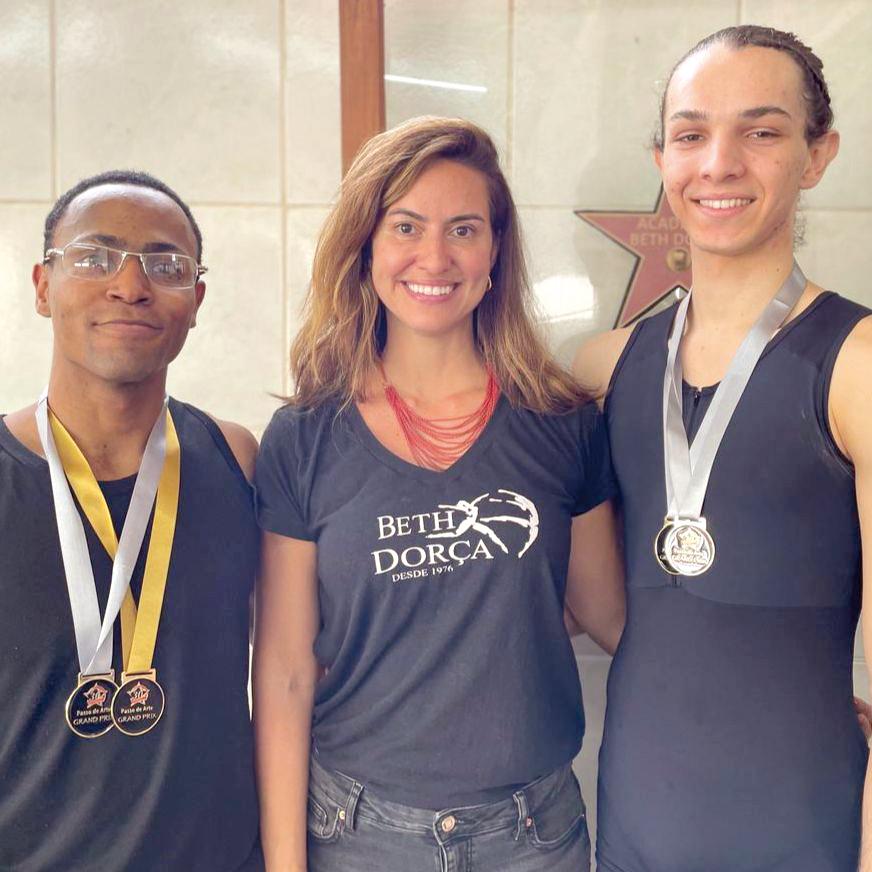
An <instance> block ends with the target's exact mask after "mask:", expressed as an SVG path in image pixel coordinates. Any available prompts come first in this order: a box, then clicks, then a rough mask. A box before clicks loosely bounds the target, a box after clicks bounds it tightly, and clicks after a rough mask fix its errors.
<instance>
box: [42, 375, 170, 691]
mask: <svg viewBox="0 0 872 872" xmlns="http://www.w3.org/2000/svg"><path fill="white" fill-rule="evenodd" d="M166 421H167V400H166V399H164V403H163V406H162V408H161V412H160V414H159V415H158V417H157V421H155V423H154V427H152V429H151V433H150V434H149V437H148V442H147V443H146V446H145V452H144V454H143V455H142V463H141V465H140V467H139V472H138V473H137V476H136V484H135V485H134V487H133V496H132V497H131V499H130V508H129V509H128V510H127V517H126V518H125V520H124V528H123V529H122V531H121V537H120V538H119V541H118V551H117V553H116V555H115V560H114V561H113V563H112V583H111V585H110V587H109V598H108V600H107V602H106V611H105V612H104V613H103V620H102V622H101V621H100V605H99V603H98V601H97V588H96V585H95V583H94V568H93V567H92V565H91V556H90V554H89V552H88V540H87V539H86V538H85V526H84V524H83V523H82V518H81V515H80V514H79V511H78V509H77V508H76V504H75V502H74V500H73V495H72V492H71V491H70V485H69V482H68V481H67V477H66V474H65V473H64V467H63V463H62V462H61V459H60V455H59V454H58V450H57V447H56V446H55V441H54V436H53V435H52V432H51V426H50V425H49V420H48V390H47V389H46V390H45V391H44V392H43V394H42V396H41V397H40V398H39V402H38V403H37V406H36V426H37V429H38V431H39V438H40V441H41V442H42V449H43V451H44V452H45V459H46V460H47V461H48V468H49V473H50V475H51V490H52V496H53V498H54V508H55V518H56V519H57V525H58V536H59V538H60V545H61V556H62V557H63V563H64V573H65V574H66V577H67V592H68V594H69V598H70V609H71V611H72V615H73V628H74V630H75V634H76V649H77V652H78V656H79V671H80V673H81V674H82V676H86V675H98V674H102V673H107V672H110V671H111V670H112V627H113V625H114V624H115V619H116V618H117V617H118V612H119V611H120V610H121V603H122V602H123V600H124V596H125V594H126V593H127V589H128V587H129V586H130V577H131V576H132V575H133V569H134V567H135V566H136V561H137V558H138V557H139V552H140V549H141V548H142V541H143V539H144V538H145V530H146V528H147V526H148V521H149V518H150V517H151V511H152V507H153V506H154V499H155V494H156V493H157V487H158V483H159V481H160V476H161V472H162V470H163V465H164V455H165V454H166Z"/></svg>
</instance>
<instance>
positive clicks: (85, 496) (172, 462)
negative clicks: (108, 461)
mask: <svg viewBox="0 0 872 872" xmlns="http://www.w3.org/2000/svg"><path fill="white" fill-rule="evenodd" d="M166 415H167V428H166V454H165V457H164V465H163V469H162V470H161V476H160V482H159V484H158V489H157V496H156V497H155V507H154V520H153V521H152V527H151V540H150V541H149V543H148V555H147V557H146V561H145V574H144V576H143V580H142V591H141V593H140V597H139V610H138V613H137V608H136V603H135V602H134V600H133V595H132V594H131V592H130V589H129V588H128V589H127V592H126V593H125V595H124V600H123V602H122V604H121V649H122V663H123V668H124V671H125V672H130V673H140V672H148V671H149V670H150V669H151V664H152V660H153V658H154V647H155V643H156V641H157V630H158V625H159V624H160V615H161V609H162V607H163V599H164V591H165V589H166V582H167V575H168V573H169V564H170V554H171V552H172V549H173V538H174V536H175V531H176V519H177V516H178V507H179V483H180V475H181V450H180V447H179V437H178V434H177V433H176V428H175V425H174V424H173V418H172V415H171V414H170V412H169V410H167V413H166ZM48 417H49V423H50V424H51V429H52V435H53V436H54V441H55V444H56V446H57V450H58V454H59V455H60V458H61V463H62V464H63V467H64V473H65V474H66V476H67V479H68V481H69V483H70V487H71V488H72V490H73V492H74V493H75V495H76V499H77V500H78V501H79V505H80V506H81V507H82V511H83V512H84V513H85V516H86V517H87V518H88V522H89V523H90V524H91V526H92V527H93V528H94V532H95V533H96V534H97V538H98V539H99V540H100V542H101V544H102V545H103V547H104V548H105V549H106V552H107V554H108V555H109V556H110V557H111V558H112V559H113V560H114V559H115V554H116V552H117V551H118V536H117V534H116V532H115V525H114V524H113V523H112V516H111V515H110V514H109V507H108V506H107V505H106V499H105V497H104V496H103V492H102V491H101V490H100V485H99V484H98V483H97V479H96V478H95V477H94V473H93V472H92V470H91V467H90V466H89V465H88V461H87V460H86V459H85V456H84V454H82V452H81V449H80V448H79V446H78V445H76V443H75V441H74V439H73V437H72V436H70V434H69V433H68V432H67V429H66V428H65V427H64V425H63V424H61V422H60V421H59V420H58V419H57V418H56V417H55V416H54V414H53V413H52V411H51V410H50V409H49V413H48Z"/></svg>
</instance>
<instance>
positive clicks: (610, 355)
mask: <svg viewBox="0 0 872 872" xmlns="http://www.w3.org/2000/svg"><path fill="white" fill-rule="evenodd" d="M632 332H633V328H632V327H619V328H617V329H616V330H609V331H607V332H606V333H598V334H597V335H596V336H593V337H591V338H590V339H587V340H586V341H585V342H584V343H583V344H582V345H581V347H580V348H579V349H578V351H576V353H575V357H574V358H573V361H572V374H573V375H574V376H575V378H576V379H577V380H578V381H579V382H580V383H581V385H582V386H583V387H584V388H585V389H587V390H588V391H590V392H591V393H592V394H593V395H594V396H595V397H596V398H597V401H598V402H599V404H600V405H602V402H603V399H604V398H605V394H606V391H607V390H608V387H609V382H610V381H611V379H612V373H613V372H614V371H615V366H617V363H618V358H620V356H621V352H623V350H624V347H625V346H626V344H627V340H628V339H629V338H630V334H631V333H632Z"/></svg>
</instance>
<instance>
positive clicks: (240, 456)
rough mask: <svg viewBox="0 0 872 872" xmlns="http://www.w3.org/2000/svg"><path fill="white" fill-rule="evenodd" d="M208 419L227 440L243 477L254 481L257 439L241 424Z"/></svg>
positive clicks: (212, 416) (214, 418)
mask: <svg viewBox="0 0 872 872" xmlns="http://www.w3.org/2000/svg"><path fill="white" fill-rule="evenodd" d="M209 417H210V418H212V420H213V421H214V422H215V423H216V424H217V425H218V428H219V429H220V430H221V433H222V435H223V436H224V438H225V439H226V440H227V444H228V445H229V446H230V450H231V451H232V452H233V456H234V457H235V458H236V462H237V463H238V464H239V465H240V467H242V471H243V472H244V473H245V477H246V478H247V479H248V480H249V481H253V480H254V461H255V459H256V458H257V449H258V445H257V439H255V438H254V434H253V433H252V432H251V431H250V430H248V429H247V428H246V427H243V426H242V424H235V423H234V422H233V421H221V420H219V419H218V418H216V417H215V416H214V415H210V416H209Z"/></svg>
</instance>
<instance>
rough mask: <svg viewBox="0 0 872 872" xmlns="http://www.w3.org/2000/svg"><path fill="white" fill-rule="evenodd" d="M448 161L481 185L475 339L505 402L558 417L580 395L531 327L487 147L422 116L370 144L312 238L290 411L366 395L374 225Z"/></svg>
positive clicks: (512, 227)
mask: <svg viewBox="0 0 872 872" xmlns="http://www.w3.org/2000/svg"><path fill="white" fill-rule="evenodd" d="M438 160H453V161H457V162H458V163H461V164H464V165H465V166H468V167H471V168H472V169H475V170H478V171H479V172H480V173H482V175H484V177H485V179H486V181H487V187H488V194H489V199H490V219H491V226H492V230H493V233H494V237H495V239H497V240H499V249H498V252H497V258H496V262H495V263H494V267H493V269H492V270H491V280H492V281H493V289H492V290H491V291H489V292H488V293H487V294H485V296H484V298H483V299H482V301H481V303H479V305H478V307H477V309H476V311H475V314H474V319H475V322H474V324H475V340H476V343H477V346H478V350H479V352H480V354H481V355H482V358H483V360H484V362H485V363H486V364H487V365H488V366H489V367H490V368H491V369H492V370H493V371H494V374H495V375H496V378H497V381H498V382H499V385H500V389H501V390H502V392H503V393H504V394H505V395H506V397H507V398H508V400H509V402H511V403H512V405H514V406H517V407H524V408H527V409H531V410H532V411H535V412H566V411H568V410H570V409H572V408H575V407H576V406H578V405H579V404H580V403H583V402H585V401H586V400H588V399H589V395H588V394H587V393H586V392H585V391H584V390H583V389H582V388H581V387H580V386H579V385H578V384H577V383H576V382H575V380H574V379H573V378H572V376H571V375H570V374H569V373H567V372H566V371H565V370H564V369H562V368H561V367H560V366H559V365H558V364H557V363H556V362H555V361H554V360H553V359H552V357H551V355H550V354H549V353H548V351H547V350H546V348H545V346H544V344H543V342H542V340H541V338H540V337H539V335H538V332H537V330H536V328H535V327H534V323H533V317H532V314H531V308H532V305H533V303H532V299H533V298H532V292H531V290H530V284H529V279H528V277H527V270H526V266H525V263H524V253H523V248H522V244H521V235H520V229H519V226H518V215H517V212H516V210H515V204H514V201H513V200H512V195H511V192H510V191H509V186H508V184H507V183H506V180H505V177H504V176H503V174H502V171H501V170H500V167H499V161H498V158H497V152H496V148H495V147H494V144H493V142H492V141H491V139H490V137H489V136H488V135H487V133H485V132H484V131H483V130H482V129H481V128H479V127H477V126H476V125H474V124H472V123H471V122H469V121H464V120H462V119H457V118H434V117H423V118H415V119H413V120H411V121H407V122H406V123H404V124H401V125H399V126H398V127H395V128H393V129H392V130H388V131H387V132H385V133H381V134H379V135H377V136H374V137H373V138H372V139H370V140H369V142H367V143H366V144H365V145H364V146H363V148H362V149H361V150H360V152H359V153H358V155H357V157H356V158H355V160H354V162H353V163H352V165H351V167H350V168H349V170H348V172H347V173H346V175H345V178H344V179H343V180H342V185H341V187H340V190H339V197H338V199H337V202H336V204H335V205H334V207H333V209H332V211H331V212H330V215H329V216H328V218H327V221H326V222H325V224H324V227H323V228H322V230H321V235H320V237H319V239H318V244H317V248H316V250H315V259H314V263H313V267H312V282H311V285H310V287H309V293H308V297H307V300H306V308H305V318H304V322H303V325H302V327H301V329H300V331H299V333H298V334H297V336H296V338H295V340H294V342H293V344H292V346H291V374H292V376H293V378H294V384H295V392H294V394H293V396H292V397H291V400H290V402H291V403H292V404H293V405H295V406H300V407H304V408H312V407H315V406H319V405H321V404H322V403H325V402H338V403H339V404H340V405H341V406H345V405H347V404H348V403H350V402H352V401H353V400H355V399H363V398H364V397H365V388H366V385H367V382H368V380H369V378H370V376H371V373H372V371H373V368H374V367H375V366H376V361H377V359H378V356H379V353H380V352H381V350H382V349H383V348H384V344H385V339H386V321H385V315H384V311H383V307H382V303H381V302H380V300H379V298H378V296H377V295H376V293H375V290H374V288H373V286H372V281H371V278H370V275H369V267H370V255H371V240H372V236H373V233H374V232H375V230H376V227H377V226H378V223H379V221H380V219H381V216H382V215H383V214H384V212H385V211H386V210H387V209H389V208H390V206H391V205H392V204H393V203H395V202H396V201H397V200H398V199H399V198H400V197H402V196H403V195H404V194H405V193H406V192H407V191H408V190H409V189H410V188H411V186H412V185H413V184H414V183H415V181H416V179H417V178H418V177H419V176H420V175H421V173H422V172H423V171H424V170H425V169H426V168H427V167H428V166H430V165H431V164H432V163H433V162H434V161H438Z"/></svg>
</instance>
